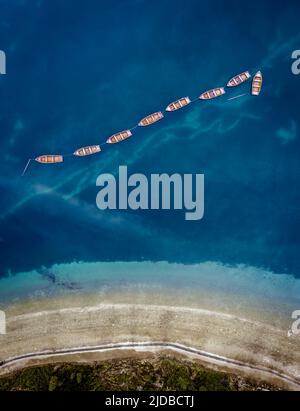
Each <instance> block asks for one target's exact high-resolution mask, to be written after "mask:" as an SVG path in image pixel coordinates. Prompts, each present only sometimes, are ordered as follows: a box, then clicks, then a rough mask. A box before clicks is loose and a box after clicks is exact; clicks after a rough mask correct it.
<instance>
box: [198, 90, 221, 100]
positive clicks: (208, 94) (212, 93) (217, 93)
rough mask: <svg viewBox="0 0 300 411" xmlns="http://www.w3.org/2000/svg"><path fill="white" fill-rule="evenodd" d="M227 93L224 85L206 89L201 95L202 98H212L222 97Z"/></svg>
mask: <svg viewBox="0 0 300 411" xmlns="http://www.w3.org/2000/svg"><path fill="white" fill-rule="evenodd" d="M223 94H225V90H224V87H217V88H213V89H212V90H208V91H205V92H204V93H202V94H201V96H200V97H199V98H200V99H201V100H210V99H212V98H216V97H220V96H222V95H223Z"/></svg>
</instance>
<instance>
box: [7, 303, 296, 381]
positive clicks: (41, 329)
mask: <svg viewBox="0 0 300 411" xmlns="http://www.w3.org/2000/svg"><path fill="white" fill-rule="evenodd" d="M78 298H79V299H74V298H73V299H72V301H73V304H72V303H71V300H68V301H67V300H66V299H64V302H65V303H64V304H62V303H60V304H59V305H57V301H56V302H55V303H54V301H53V300H52V301H44V303H43V304H41V303H39V305H38V306H37V305H36V304H37V302H36V301H31V302H27V303H25V304H23V305H15V306H11V307H8V309H7V334H6V335H1V336H0V359H1V360H5V359H7V358H9V357H13V356H18V355H22V354H27V353H32V352H39V351H45V350H51V351H53V350H58V349H62V348H66V349H67V348H73V347H87V346H97V345H99V344H111V343H128V342H131V343H134V342H142V343H145V342H153V341H161V342H163V343H176V344H183V345H184V346H187V347H193V348H195V349H198V350H202V351H205V352H209V353H213V354H215V355H219V356H223V357H226V358H230V359H233V360H236V361H241V362H246V363H249V364H253V365H254V366H257V367H266V368H269V369H272V370H275V371H278V372H280V373H282V374H286V375H288V376H291V377H292V378H294V379H297V380H299V379H300V339H299V338H298V337H296V336H295V337H288V336H287V330H286V328H285V327H280V326H278V327H277V326H274V325H270V324H269V323H268V322H263V321H258V320H257V319H251V318H241V317H238V316H237V315H236V314H229V313H223V312H218V311H213V310H208V309H207V308H191V307H187V306H171V305H166V304H165V305H163V304H161V303H159V304H157V302H158V301H155V300H153V301H152V304H140V303H135V302H134V300H132V302H131V303H128V302H123V303H117V302H113V303H101V304H95V302H96V301H97V298H96V297H94V298H92V296H80V297H78ZM79 301H81V304H80V305H77V304H76V303H78V302H79ZM55 304H56V305H55ZM34 307H35V308H34ZM37 307H39V310H37V309H36V308H37ZM68 357H70V355H69V356H68ZM75 357H76V360H77V361H78V360H81V359H82V358H83V356H82V355H78V354H77V355H76V356H74V358H75ZM97 358H98V359H101V358H102V356H101V354H99V353H98V356H97ZM73 360H74V359H73ZM22 365H26V362H24V363H22ZM11 369H14V366H13V365H11V366H10V367H7V368H6V369H5V371H9V370H11ZM3 371H4V370H2V372H3Z"/></svg>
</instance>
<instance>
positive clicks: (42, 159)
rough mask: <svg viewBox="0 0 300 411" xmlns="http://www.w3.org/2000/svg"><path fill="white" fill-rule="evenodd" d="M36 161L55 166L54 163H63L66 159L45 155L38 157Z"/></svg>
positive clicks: (59, 156)
mask: <svg viewBox="0 0 300 411" xmlns="http://www.w3.org/2000/svg"><path fill="white" fill-rule="evenodd" d="M35 161H37V162H38V163H41V164H54V163H62V162H63V161H64V158H63V156H61V155H56V154H45V155H42V156H39V157H36V159H35Z"/></svg>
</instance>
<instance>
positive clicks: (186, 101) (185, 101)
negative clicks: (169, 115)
mask: <svg viewBox="0 0 300 411" xmlns="http://www.w3.org/2000/svg"><path fill="white" fill-rule="evenodd" d="M190 102H191V100H190V99H189V97H183V98H180V99H179V100H176V101H173V103H170V104H169V105H168V107H167V108H166V111H175V110H178V109H179V108H182V107H184V106H187V105H188V104H190Z"/></svg>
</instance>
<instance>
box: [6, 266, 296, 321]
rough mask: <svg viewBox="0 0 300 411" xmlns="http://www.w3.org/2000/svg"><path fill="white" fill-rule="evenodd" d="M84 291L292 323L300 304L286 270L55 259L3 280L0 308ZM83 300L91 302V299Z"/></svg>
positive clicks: (102, 299)
mask: <svg viewBox="0 0 300 411" xmlns="http://www.w3.org/2000/svg"><path fill="white" fill-rule="evenodd" d="M85 294H86V295H93V299H92V300H91V301H92V302H91V304H93V303H95V301H96V302H97V303H102V302H108V301H114V302H124V301H125V302H129V303H153V304H171V305H179V306H180V305H183V306H191V307H201V308H207V309H211V310H216V311H222V312H228V313H234V314H237V315H239V316H242V317H243V316H246V317H250V318H255V319H264V318H266V317H268V318H270V319H271V321H273V322H274V321H275V322H276V321H277V320H279V319H280V320H282V321H283V322H284V323H289V322H290V318H291V313H292V312H293V311H294V310H296V309H298V307H299V305H300V281H299V280H298V279H295V278H294V277H292V276H290V275H287V274H282V275H278V274H274V273H272V272H270V271H266V270H262V269H257V268H255V267H250V266H248V267H246V266H229V265H223V264H220V263H215V262H206V263H201V264H195V265H183V264H174V263H172V264H170V263H167V262H156V263H153V262H143V263H141V262H114V263H71V264H57V265H54V266H53V267H51V268H50V269H42V270H39V271H31V272H24V273H18V274H17V275H16V276H12V277H9V278H5V279H4V278H3V279H2V280H0V301H2V303H1V306H2V308H5V307H7V306H10V305H12V304H16V303H20V302H24V301H27V302H28V301H29V302H30V301H32V300H37V299H38V300H43V299H44V300H45V299H49V298H59V297H78V296H80V295H85ZM130 296H131V297H130ZM112 298H113V300H112ZM124 298H125V300H124ZM75 301H76V300H75ZM85 304H89V300H88V299H87V300H85ZM253 315H254V317H253Z"/></svg>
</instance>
